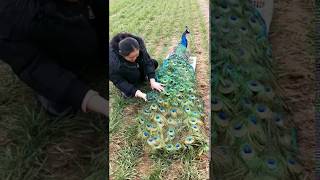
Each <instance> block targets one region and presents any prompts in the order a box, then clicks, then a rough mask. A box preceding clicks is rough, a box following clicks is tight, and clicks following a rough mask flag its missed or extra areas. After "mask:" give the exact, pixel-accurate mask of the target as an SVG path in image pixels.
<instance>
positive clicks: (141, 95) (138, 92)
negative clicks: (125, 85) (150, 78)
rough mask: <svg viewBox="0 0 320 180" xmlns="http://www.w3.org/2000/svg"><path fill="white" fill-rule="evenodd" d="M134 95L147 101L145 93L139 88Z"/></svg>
mask: <svg viewBox="0 0 320 180" xmlns="http://www.w3.org/2000/svg"><path fill="white" fill-rule="evenodd" d="M134 96H135V97H138V98H141V99H143V100H144V101H147V94H145V93H143V92H141V91H140V90H137V91H136V94H135V95H134Z"/></svg>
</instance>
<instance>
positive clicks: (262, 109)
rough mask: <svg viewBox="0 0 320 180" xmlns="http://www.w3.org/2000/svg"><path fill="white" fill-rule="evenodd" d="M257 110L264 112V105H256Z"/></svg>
mask: <svg viewBox="0 0 320 180" xmlns="http://www.w3.org/2000/svg"><path fill="white" fill-rule="evenodd" d="M257 110H258V111H259V112H265V111H266V108H265V107H264V106H258V108H257Z"/></svg>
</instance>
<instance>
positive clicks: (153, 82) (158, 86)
mask: <svg viewBox="0 0 320 180" xmlns="http://www.w3.org/2000/svg"><path fill="white" fill-rule="evenodd" d="M150 85H151V89H155V90H157V91H159V92H161V91H163V90H164V87H163V86H164V84H161V83H158V82H156V80H155V79H153V78H152V79H150Z"/></svg>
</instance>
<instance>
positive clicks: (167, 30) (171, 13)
mask: <svg viewBox="0 0 320 180" xmlns="http://www.w3.org/2000/svg"><path fill="white" fill-rule="evenodd" d="M109 24H110V27H109V37H113V36H114V35H116V34H117V33H119V32H130V33H132V34H135V35H138V36H140V37H142V38H143V39H144V40H145V44H146V46H147V49H148V52H149V53H150V55H151V57H153V58H155V59H157V60H158V61H159V62H160V63H161V62H162V60H163V59H164V58H165V57H166V56H167V54H168V53H169V50H170V49H171V48H172V47H173V46H175V45H177V44H178V43H179V40H180V36H181V33H182V32H183V31H184V27H185V26H186V25H187V26H188V27H189V29H190V31H191V36H189V45H190V46H189V49H190V50H191V53H194V52H195V51H196V50H197V47H196V42H195V40H196V39H195V36H193V35H192V33H193V32H196V31H199V32H200V34H201V37H202V38H201V42H200V45H201V49H203V50H205V52H202V53H204V54H205V56H206V57H208V50H207V49H208V40H207V39H208V36H207V34H208V33H207V30H206V26H205V21H204V17H203V14H202V12H201V11H200V8H199V5H198V3H197V1H196V0H181V1H170V0H164V1H154V0H152V1H149V0H135V1H130V0H121V1H119V0H117V1H116V0H114V1H112V3H110V11H109ZM109 97H110V109H111V111H110V127H109V133H110V134H109V142H110V145H109V147H110V152H109V156H110V157H112V159H110V163H109V168H110V173H109V176H110V178H111V179H116V180H122V179H150V180H157V179H166V178H167V177H168V176H171V175H174V176H176V177H177V178H178V179H205V178H207V177H203V176H201V175H200V174H199V173H197V170H198V168H197V166H198V165H199V164H201V161H200V160H195V159H193V158H192V157H191V156H190V157H189V158H186V159H180V160H170V159H167V158H165V157H161V156H157V157H156V156H151V157H149V158H150V159H149V160H150V163H151V164H147V165H148V168H147V169H141V168H142V167H141V166H140V165H141V161H143V160H144V159H143V158H144V157H143V155H144V154H145V151H144V149H143V146H142V144H141V143H140V142H139V140H138V139H137V136H136V132H137V129H136V126H135V124H134V122H133V121H132V118H133V117H132V114H127V112H126V110H127V109H131V110H133V111H134V113H137V110H138V109H139V108H141V107H142V104H143V102H142V101H141V100H137V99H124V98H123V97H121V95H120V93H119V91H118V90H117V89H116V88H115V87H114V86H113V85H112V84H111V83H110V96H109ZM177 161H178V162H186V167H185V168H181V169H180V170H181V171H182V172H178V171H176V169H175V168H174V167H175V166H177V164H176V163H177ZM144 163H147V162H144ZM202 163H203V162H202ZM143 168H145V167H143ZM190 170H192V171H191V172H190ZM141 171H143V172H141Z"/></svg>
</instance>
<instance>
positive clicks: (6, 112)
mask: <svg viewBox="0 0 320 180" xmlns="http://www.w3.org/2000/svg"><path fill="white" fill-rule="evenodd" d="M0 84H1V88H0V113H1V116H0V161H1V163H0V179H3V180H37V179H39V180H42V179H48V180H56V179H59V180H60V179H62V180H63V179H68V180H69V179H70V180H73V179H86V178H87V180H89V179H106V176H107V175H106V163H105V162H106V158H107V152H106V148H105V147H106V143H105V140H106V139H105V137H106V127H107V121H106V120H105V119H103V118H102V117H101V116H98V115H97V114H90V113H89V114H81V113H80V114H78V115H77V116H75V117H73V118H71V117H66V118H60V119H58V118H52V117H50V116H48V115H47V114H46V113H45V112H44V110H42V109H41V108H40V106H39V105H38V104H37V103H36V100H35V98H34V93H33V91H32V90H31V89H30V88H29V87H27V86H26V85H25V84H23V83H22V82H21V81H20V80H19V79H18V78H17V77H16V76H15V75H14V73H13V72H12V71H11V69H10V68H9V66H7V65H6V64H4V63H2V62H1V61H0ZM101 85H102V84H96V86H101Z"/></svg>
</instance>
